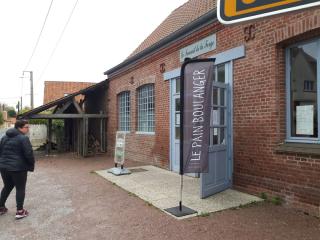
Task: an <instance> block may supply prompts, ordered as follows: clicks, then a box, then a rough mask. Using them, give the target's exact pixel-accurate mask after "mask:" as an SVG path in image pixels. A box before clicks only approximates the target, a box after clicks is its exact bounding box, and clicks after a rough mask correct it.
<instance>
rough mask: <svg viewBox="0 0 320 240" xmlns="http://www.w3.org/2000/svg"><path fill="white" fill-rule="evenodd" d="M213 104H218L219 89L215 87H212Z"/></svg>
mask: <svg viewBox="0 0 320 240" xmlns="http://www.w3.org/2000/svg"><path fill="white" fill-rule="evenodd" d="M212 104H213V105H218V89H217V88H215V87H214V88H213V89H212Z"/></svg>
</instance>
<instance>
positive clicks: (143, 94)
mask: <svg viewBox="0 0 320 240" xmlns="http://www.w3.org/2000/svg"><path fill="white" fill-rule="evenodd" d="M137 94H138V99H137V104H138V131H139V132H154V84H146V85H143V86H141V87H139V88H138V93H137Z"/></svg>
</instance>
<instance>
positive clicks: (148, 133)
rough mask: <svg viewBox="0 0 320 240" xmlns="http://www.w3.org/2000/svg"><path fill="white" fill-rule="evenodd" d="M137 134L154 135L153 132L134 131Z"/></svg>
mask: <svg viewBox="0 0 320 240" xmlns="http://www.w3.org/2000/svg"><path fill="white" fill-rule="evenodd" d="M136 134H139V135H155V132H136Z"/></svg>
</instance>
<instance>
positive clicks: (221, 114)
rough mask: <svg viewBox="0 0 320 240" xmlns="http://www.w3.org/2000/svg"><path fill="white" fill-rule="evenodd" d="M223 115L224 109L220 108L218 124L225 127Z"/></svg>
mask: <svg viewBox="0 0 320 240" xmlns="http://www.w3.org/2000/svg"><path fill="white" fill-rule="evenodd" d="M225 114H226V110H225V109H224V108H220V124H221V125H225Z"/></svg>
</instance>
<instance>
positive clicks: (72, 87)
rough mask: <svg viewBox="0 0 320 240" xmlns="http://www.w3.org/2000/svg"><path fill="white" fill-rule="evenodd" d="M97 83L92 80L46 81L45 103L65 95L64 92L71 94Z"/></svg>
mask: <svg viewBox="0 0 320 240" xmlns="http://www.w3.org/2000/svg"><path fill="white" fill-rule="evenodd" d="M94 84H95V83H91V82H60V81H59V82H58V81H45V82H44V96H43V104H46V103H49V102H52V101H54V100H57V99H59V98H62V97H64V94H65V93H67V94H71V93H75V92H78V91H80V90H81V89H84V88H87V87H90V86H92V85H94Z"/></svg>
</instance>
